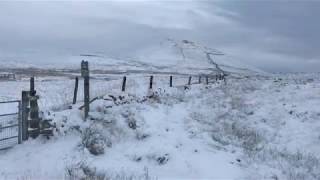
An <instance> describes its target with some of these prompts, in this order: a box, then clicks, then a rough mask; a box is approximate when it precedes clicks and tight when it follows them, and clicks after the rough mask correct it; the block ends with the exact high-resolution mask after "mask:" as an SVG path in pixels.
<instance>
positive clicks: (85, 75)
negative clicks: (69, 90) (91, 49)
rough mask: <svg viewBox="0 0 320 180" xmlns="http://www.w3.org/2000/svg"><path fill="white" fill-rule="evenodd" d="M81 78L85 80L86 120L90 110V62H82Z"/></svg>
mask: <svg viewBox="0 0 320 180" xmlns="http://www.w3.org/2000/svg"><path fill="white" fill-rule="evenodd" d="M81 76H82V77H83V78H84V118H85V120H86V119H87V118H88V116H89V110H90V82H89V81H90V77H89V63H88V61H84V60H83V61H82V62H81Z"/></svg>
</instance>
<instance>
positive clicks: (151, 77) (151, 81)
mask: <svg viewBox="0 0 320 180" xmlns="http://www.w3.org/2000/svg"><path fill="white" fill-rule="evenodd" d="M152 84H153V76H150V84H149V89H152Z"/></svg>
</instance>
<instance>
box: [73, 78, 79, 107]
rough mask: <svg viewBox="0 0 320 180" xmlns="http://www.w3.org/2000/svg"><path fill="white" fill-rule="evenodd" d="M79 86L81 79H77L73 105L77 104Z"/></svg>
mask: <svg viewBox="0 0 320 180" xmlns="http://www.w3.org/2000/svg"><path fill="white" fill-rule="evenodd" d="M78 86H79V78H78V77H76V79H75V84H74V91H73V104H76V103H77V96H78Z"/></svg>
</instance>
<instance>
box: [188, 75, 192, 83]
mask: <svg viewBox="0 0 320 180" xmlns="http://www.w3.org/2000/svg"><path fill="white" fill-rule="evenodd" d="M191 79H192V76H189V81H188V85H191Z"/></svg>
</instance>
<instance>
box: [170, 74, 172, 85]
mask: <svg viewBox="0 0 320 180" xmlns="http://www.w3.org/2000/svg"><path fill="white" fill-rule="evenodd" d="M170 87H172V76H170Z"/></svg>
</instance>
